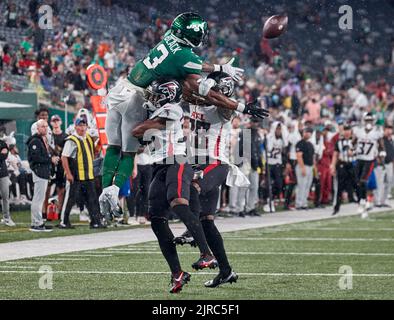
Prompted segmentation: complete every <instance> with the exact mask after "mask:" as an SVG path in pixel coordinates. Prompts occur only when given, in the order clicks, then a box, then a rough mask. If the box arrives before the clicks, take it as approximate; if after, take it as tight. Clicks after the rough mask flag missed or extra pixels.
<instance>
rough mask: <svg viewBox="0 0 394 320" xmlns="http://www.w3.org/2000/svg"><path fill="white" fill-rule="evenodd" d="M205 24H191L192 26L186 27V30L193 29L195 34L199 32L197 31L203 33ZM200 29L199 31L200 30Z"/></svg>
mask: <svg viewBox="0 0 394 320" xmlns="http://www.w3.org/2000/svg"><path fill="white" fill-rule="evenodd" d="M205 23H206V22H201V23H193V24H191V25H189V26H187V27H186V28H187V29H193V30H194V31H195V32H199V31H202V32H204V29H205ZM200 29H201V30H200Z"/></svg>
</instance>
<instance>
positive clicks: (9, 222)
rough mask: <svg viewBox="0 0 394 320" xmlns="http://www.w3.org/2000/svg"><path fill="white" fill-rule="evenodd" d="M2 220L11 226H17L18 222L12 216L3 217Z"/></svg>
mask: <svg viewBox="0 0 394 320" xmlns="http://www.w3.org/2000/svg"><path fill="white" fill-rule="evenodd" d="M1 222H2V223H4V224H5V225H6V226H9V227H15V226H16V223H15V222H14V221H12V219H11V218H4V219H1Z"/></svg>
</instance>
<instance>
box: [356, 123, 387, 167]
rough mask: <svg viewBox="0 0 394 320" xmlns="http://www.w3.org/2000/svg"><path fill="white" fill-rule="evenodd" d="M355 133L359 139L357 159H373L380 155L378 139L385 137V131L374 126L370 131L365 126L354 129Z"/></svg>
mask: <svg viewBox="0 0 394 320" xmlns="http://www.w3.org/2000/svg"><path fill="white" fill-rule="evenodd" d="M353 135H354V137H355V138H356V139H357V143H356V159H357V160H365V161H372V160H375V159H376V157H377V156H378V141H379V139H381V138H383V131H382V130H380V129H378V128H373V129H372V130H370V131H369V132H367V131H366V130H365V128H364V127H358V128H354V129H353Z"/></svg>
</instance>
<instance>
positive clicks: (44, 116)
mask: <svg viewBox="0 0 394 320" xmlns="http://www.w3.org/2000/svg"><path fill="white" fill-rule="evenodd" d="M34 114H35V116H36V119H37V121H36V122H34V123H33V124H32V126H31V134H32V135H34V134H36V133H37V132H38V130H37V123H38V121H39V120H44V121H45V122H47V123H48V120H49V110H48V108H45V107H41V108H40V109H38V110H36V111H35V113H34ZM47 141H48V143H49V146H50V147H51V148H52V149H53V148H54V147H55V143H54V141H53V134H52V129H51V128H49V127H48V128H47Z"/></svg>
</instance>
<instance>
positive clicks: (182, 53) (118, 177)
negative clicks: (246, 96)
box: [99, 12, 268, 214]
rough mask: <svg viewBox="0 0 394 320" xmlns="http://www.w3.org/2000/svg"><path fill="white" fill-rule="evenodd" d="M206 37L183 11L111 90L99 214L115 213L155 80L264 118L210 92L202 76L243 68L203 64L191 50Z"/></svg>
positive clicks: (252, 107)
mask: <svg viewBox="0 0 394 320" xmlns="http://www.w3.org/2000/svg"><path fill="white" fill-rule="evenodd" d="M207 38H208V24H207V22H206V21H205V20H204V19H203V18H202V17H201V16H200V15H198V14H196V13H191V12H187V13H182V14H180V15H178V16H177V17H176V18H175V19H174V21H173V22H172V25H171V28H170V30H169V31H168V32H167V33H166V34H165V36H164V38H163V40H161V41H160V42H159V43H158V44H157V45H156V46H155V47H154V48H153V49H152V50H150V51H149V53H148V55H147V56H146V57H145V58H144V59H143V60H140V61H138V62H137V63H136V65H135V66H134V68H133V69H132V70H131V72H130V74H129V76H128V77H127V79H125V80H122V81H120V82H119V83H118V84H117V85H116V86H115V87H113V88H112V89H111V90H110V91H109V93H108V95H107V97H106V104H107V108H108V113H107V121H106V128H105V129H106V133H107V136H108V148H107V152H106V155H105V159H104V165H103V176H102V186H103V192H102V194H101V195H100V199H99V202H100V209H101V212H102V213H104V214H107V213H108V212H113V213H115V212H116V208H117V204H118V193H119V188H121V187H122V186H123V184H124V183H125V181H126V180H127V179H128V178H129V176H130V175H131V172H132V170H133V162H134V155H135V152H136V151H137V149H138V147H139V142H138V140H137V139H136V138H135V137H133V136H132V135H131V131H132V129H133V128H134V127H135V126H136V125H137V124H138V123H141V122H143V121H145V120H146V119H147V110H145V109H144V108H143V103H144V101H145V99H144V93H145V88H146V87H148V85H149V84H150V83H151V82H152V81H153V80H157V79H159V78H165V77H167V78H173V79H176V80H178V81H179V82H180V83H182V84H183V88H184V91H186V92H191V93H195V94H196V95H197V96H202V97H203V98H204V99H205V100H206V101H207V102H208V104H209V105H216V106H218V107H221V108H226V109H231V110H238V111H240V112H243V113H245V114H249V115H252V116H255V117H260V118H265V117H267V116H268V112H267V110H265V109H262V108H261V107H260V106H259V105H258V104H257V103H256V102H255V103H250V104H247V105H245V104H243V103H241V102H237V101H233V100H230V99H229V98H228V97H226V96H225V95H223V94H221V93H220V92H217V91H213V90H210V88H211V87H213V86H214V85H215V84H214V83H211V82H210V81H205V80H202V77H201V74H202V73H203V72H204V73H205V72H206V73H210V72H213V71H223V72H225V73H227V74H229V75H230V76H231V77H232V78H234V80H239V79H240V78H241V76H242V74H243V71H244V70H243V69H240V68H236V67H233V66H232V65H231V64H232V61H230V62H228V63H227V64H224V65H212V64H208V63H203V61H202V59H201V58H200V57H199V56H198V55H196V54H195V53H194V52H193V48H195V47H199V46H201V45H202V44H203V43H205V42H206V40H207Z"/></svg>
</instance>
